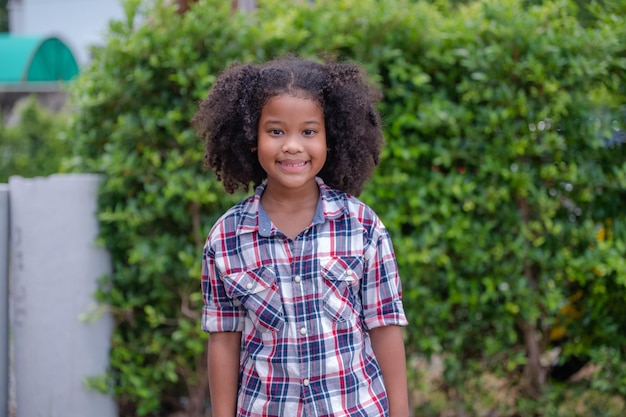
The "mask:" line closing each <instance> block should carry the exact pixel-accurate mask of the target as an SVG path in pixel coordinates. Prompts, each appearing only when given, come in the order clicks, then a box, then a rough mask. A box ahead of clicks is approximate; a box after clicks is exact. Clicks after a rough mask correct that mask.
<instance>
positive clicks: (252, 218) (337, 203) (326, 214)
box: [236, 177, 348, 237]
mask: <svg viewBox="0 0 626 417" xmlns="http://www.w3.org/2000/svg"><path fill="white" fill-rule="evenodd" d="M315 181H316V182H317V185H318V186H319V188H320V198H319V200H318V202H317V208H316V209H315V214H314V215H313V225H317V224H322V223H324V222H325V221H326V220H334V219H338V218H340V217H342V216H343V215H346V214H347V213H348V210H347V209H346V206H345V197H343V198H342V195H344V194H343V193H341V192H339V191H337V190H334V189H332V188H330V187H328V186H327V185H326V184H324V181H323V180H322V179H321V178H319V177H315ZM266 186H267V180H266V181H263V183H261V184H260V185H259V186H257V187H256V189H255V190H254V195H252V196H251V197H250V198H248V199H247V200H246V201H245V202H244V204H243V208H242V217H241V221H240V222H239V226H238V227H237V232H236V233H237V235H240V234H244V233H253V232H257V231H258V233H259V234H260V235H261V236H264V237H269V236H271V235H272V234H273V233H274V232H273V231H272V222H271V221H270V218H269V216H268V215H267V213H266V212H265V210H263V206H261V195H262V194H263V191H265V187H266Z"/></svg>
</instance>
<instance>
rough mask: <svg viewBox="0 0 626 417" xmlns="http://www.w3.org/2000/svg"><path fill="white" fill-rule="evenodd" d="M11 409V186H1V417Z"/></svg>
mask: <svg viewBox="0 0 626 417" xmlns="http://www.w3.org/2000/svg"><path fill="white" fill-rule="evenodd" d="M8 408H9V186H8V185H6V184H0V417H6V416H7V415H8Z"/></svg>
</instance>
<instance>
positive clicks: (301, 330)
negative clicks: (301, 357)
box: [300, 327, 306, 335]
mask: <svg viewBox="0 0 626 417" xmlns="http://www.w3.org/2000/svg"><path fill="white" fill-rule="evenodd" d="M300 334H303V335H304V334H306V327H303V328H301V329H300Z"/></svg>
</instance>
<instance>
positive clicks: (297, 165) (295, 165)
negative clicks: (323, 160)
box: [277, 161, 308, 171]
mask: <svg viewBox="0 0 626 417" xmlns="http://www.w3.org/2000/svg"><path fill="white" fill-rule="evenodd" d="M277 164H278V165H280V166H281V167H282V168H283V169H284V170H286V171H300V170H301V169H302V168H304V167H305V166H306V165H307V164H308V162H307V161H278V162H277Z"/></svg>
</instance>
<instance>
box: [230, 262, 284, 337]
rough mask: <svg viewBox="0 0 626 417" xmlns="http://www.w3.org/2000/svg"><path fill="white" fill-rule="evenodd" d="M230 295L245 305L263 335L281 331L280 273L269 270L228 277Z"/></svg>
mask: <svg viewBox="0 0 626 417" xmlns="http://www.w3.org/2000/svg"><path fill="white" fill-rule="evenodd" d="M224 285H225V289H226V293H227V294H228V296H229V297H230V298H231V299H233V300H234V301H235V302H236V303H237V302H238V303H241V304H242V305H243V306H244V307H245V309H246V311H247V313H248V316H249V317H250V319H251V320H252V322H253V324H254V326H255V328H256V329H257V330H259V331H260V332H268V331H272V332H273V331H277V330H279V329H280V328H281V327H282V325H283V323H284V321H285V318H284V313H283V306H282V302H281V298H280V291H279V289H278V283H277V281H276V274H275V273H274V271H273V270H272V269H270V268H268V267H264V266H263V267H261V268H257V269H251V270H248V271H243V272H239V273H236V274H232V275H227V276H225V277H224Z"/></svg>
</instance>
